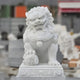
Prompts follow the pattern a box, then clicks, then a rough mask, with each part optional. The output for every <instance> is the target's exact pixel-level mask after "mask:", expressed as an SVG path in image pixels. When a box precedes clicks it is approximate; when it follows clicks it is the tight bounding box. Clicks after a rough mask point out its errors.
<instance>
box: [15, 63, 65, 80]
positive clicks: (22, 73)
mask: <svg viewBox="0 0 80 80" xmlns="http://www.w3.org/2000/svg"><path fill="white" fill-rule="evenodd" d="M16 78H17V80H32V79H35V80H47V79H48V80H60V79H61V80H64V79H65V77H64V72H63V68H62V67H54V66H50V65H36V66H25V65H23V64H21V66H20V68H19V72H18V75H17V77H16Z"/></svg>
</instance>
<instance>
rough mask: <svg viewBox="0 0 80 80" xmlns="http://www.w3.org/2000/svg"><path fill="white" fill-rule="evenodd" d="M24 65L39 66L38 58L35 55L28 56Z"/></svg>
mask: <svg viewBox="0 0 80 80" xmlns="http://www.w3.org/2000/svg"><path fill="white" fill-rule="evenodd" d="M23 63H24V64H25V65H37V64H38V63H39V59H38V56H37V55H35V54H31V55H27V56H26V59H25V60H24V61H23Z"/></svg>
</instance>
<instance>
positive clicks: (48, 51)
mask: <svg viewBox="0 0 80 80" xmlns="http://www.w3.org/2000/svg"><path fill="white" fill-rule="evenodd" d="M26 17H27V19H26V25H27V26H28V27H27V28H26V30H25V33H24V35H23V40H24V48H25V54H24V56H23V58H24V60H23V63H24V64H25V65H37V64H39V63H49V64H50V65H59V62H58V61H57V60H56V53H57V50H58V44H57V41H58V38H57V35H56V33H55V31H54V24H53V20H54V19H53V17H52V14H51V13H50V12H49V10H48V8H47V7H34V8H32V9H31V10H30V11H29V12H26Z"/></svg>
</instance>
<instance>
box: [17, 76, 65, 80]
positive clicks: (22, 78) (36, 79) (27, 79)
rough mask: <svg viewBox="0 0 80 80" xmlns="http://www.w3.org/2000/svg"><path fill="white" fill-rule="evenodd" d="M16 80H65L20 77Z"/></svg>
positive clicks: (59, 78)
mask: <svg viewBox="0 0 80 80" xmlns="http://www.w3.org/2000/svg"><path fill="white" fill-rule="evenodd" d="M15 80H65V79H64V78H63V77H60V76H59V77H18V78H16V79H15Z"/></svg>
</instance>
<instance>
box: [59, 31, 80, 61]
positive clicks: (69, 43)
mask: <svg viewBox="0 0 80 80" xmlns="http://www.w3.org/2000/svg"><path fill="white" fill-rule="evenodd" d="M79 35H80V34H76V35H74V36H72V35H70V33H68V32H66V31H64V32H62V33H61V35H60V36H59V45H60V51H61V52H62V54H63V55H64V58H67V59H68V60H71V59H79V51H78V49H77V48H76V47H75V43H74V38H76V37H77V36H79Z"/></svg>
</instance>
